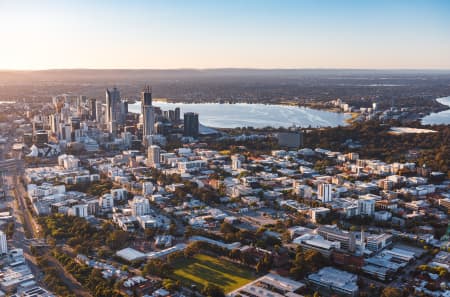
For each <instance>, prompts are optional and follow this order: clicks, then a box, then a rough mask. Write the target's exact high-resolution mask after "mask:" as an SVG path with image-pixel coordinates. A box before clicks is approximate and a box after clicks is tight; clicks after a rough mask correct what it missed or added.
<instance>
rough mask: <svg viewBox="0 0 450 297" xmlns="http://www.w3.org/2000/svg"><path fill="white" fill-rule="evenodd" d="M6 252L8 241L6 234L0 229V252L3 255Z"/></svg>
mask: <svg viewBox="0 0 450 297" xmlns="http://www.w3.org/2000/svg"><path fill="white" fill-rule="evenodd" d="M7 253H8V243H7V241H6V234H5V232H3V231H0V254H2V255H5V254H7Z"/></svg>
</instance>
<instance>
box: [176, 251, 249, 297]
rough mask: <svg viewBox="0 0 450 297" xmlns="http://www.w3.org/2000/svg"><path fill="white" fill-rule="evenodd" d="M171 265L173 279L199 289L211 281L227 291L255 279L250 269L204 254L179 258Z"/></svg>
mask: <svg viewBox="0 0 450 297" xmlns="http://www.w3.org/2000/svg"><path fill="white" fill-rule="evenodd" d="M173 266H174V267H175V270H174V278H175V279H177V280H179V281H180V282H182V283H183V284H184V285H192V284H195V285H197V287H198V288H199V289H201V288H202V287H203V286H204V285H206V284H207V283H212V284H215V285H216V286H219V287H221V288H222V289H223V291H224V292H225V293H228V292H231V291H233V290H235V289H237V288H239V287H241V286H243V285H245V284H247V283H249V282H251V281H253V280H254V279H255V276H254V273H253V272H252V271H251V270H250V269H246V268H242V267H240V266H238V265H236V264H234V263H232V262H229V261H226V260H222V259H218V258H214V257H211V256H208V255H205V254H197V255H195V256H193V257H192V258H190V259H181V260H179V261H178V262H176V263H174V264H173Z"/></svg>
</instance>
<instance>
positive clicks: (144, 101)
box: [141, 85, 152, 114]
mask: <svg viewBox="0 0 450 297" xmlns="http://www.w3.org/2000/svg"><path fill="white" fill-rule="evenodd" d="M145 105H150V106H151V105H152V89H151V88H150V86H149V85H146V86H145V88H144V90H143V91H142V92H141V113H142V114H143V113H144V106H145Z"/></svg>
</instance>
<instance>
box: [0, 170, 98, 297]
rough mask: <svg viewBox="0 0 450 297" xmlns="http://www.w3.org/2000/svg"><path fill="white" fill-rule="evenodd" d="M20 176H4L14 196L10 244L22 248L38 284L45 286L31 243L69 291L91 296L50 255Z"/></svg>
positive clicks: (20, 173)
mask: <svg viewBox="0 0 450 297" xmlns="http://www.w3.org/2000/svg"><path fill="white" fill-rule="evenodd" d="M21 176H23V170H21V171H20V172H17V173H16V174H14V175H12V176H8V177H7V178H6V181H7V183H8V187H9V188H10V189H12V193H13V196H14V199H12V200H11V201H10V202H9V204H10V206H11V209H12V212H13V213H12V215H13V217H14V221H15V232H14V235H13V238H12V242H11V245H13V246H14V247H16V248H21V249H22V250H23V252H24V256H25V259H26V261H27V264H28V265H29V267H30V269H31V271H32V273H33V274H34V276H35V280H36V282H37V283H38V284H39V285H40V286H42V287H44V288H46V284H45V283H44V281H43V276H44V274H43V272H42V271H41V270H40V268H39V266H38V265H37V260H36V258H35V257H34V256H33V255H32V254H31V252H30V246H31V245H32V244H39V245H42V253H43V254H46V255H47V258H48V261H49V263H50V265H51V266H52V267H54V268H56V270H57V271H58V274H59V277H60V279H61V280H62V281H63V282H64V283H65V284H66V285H67V286H68V288H69V290H70V291H72V292H73V293H75V295H76V296H82V297H91V296H92V295H91V294H90V293H89V292H88V291H87V290H86V289H85V288H83V287H82V286H81V284H80V283H79V282H78V281H77V280H76V279H75V278H74V277H73V276H72V275H71V274H70V273H68V272H67V271H66V270H65V269H64V267H63V266H62V265H61V264H60V263H59V262H58V260H57V259H55V258H54V257H53V256H51V254H50V249H49V247H48V246H47V245H45V239H43V238H41V237H40V231H39V225H38V223H37V222H36V220H35V219H34V217H33V215H32V214H31V213H30V211H29V209H28V207H27V203H26V201H25V199H26V198H25V197H26V191H25V188H24V186H23V185H22V183H21V182H20V180H19V177H21Z"/></svg>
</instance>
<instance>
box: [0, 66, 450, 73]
mask: <svg viewBox="0 0 450 297" xmlns="http://www.w3.org/2000/svg"><path fill="white" fill-rule="evenodd" d="M71 70H72V71H73V70H97V71H98V70H100V71H119V70H132V71H148V70H150V71H182V70H190V71H208V70H261V71H271V70H286V71H289V70H291V71H292V70H355V71H358V70H359V71H363V70H370V71H450V68H390V67H386V68H383V67H381V68H364V67H361V68H359V67H304V68H302V67H288V68H284V67H280V68H277V67H209V68H200V67H199V68H196V67H181V68H132V67H131V68H120V67H119V68H92V67H73V68H72V67H67V68H39V69H17V68H5V69H0V72H7V71H10V72H38V71H71Z"/></svg>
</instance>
